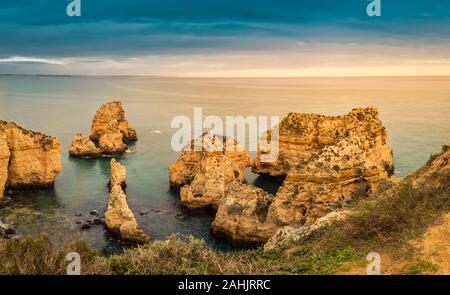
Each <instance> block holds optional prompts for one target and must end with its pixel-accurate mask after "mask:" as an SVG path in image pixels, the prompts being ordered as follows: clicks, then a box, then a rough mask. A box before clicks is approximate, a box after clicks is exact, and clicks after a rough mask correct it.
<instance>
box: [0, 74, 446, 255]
mask: <svg viewBox="0 0 450 295" xmlns="http://www.w3.org/2000/svg"><path fill="white" fill-rule="evenodd" d="M112 100H121V101H122V102H123V104H124V107H125V111H126V115H127V118H128V120H129V122H130V123H131V124H132V125H133V127H135V128H136V130H137V133H138V137H139V141H138V142H137V143H136V144H135V145H134V146H132V147H131V149H130V152H129V153H127V154H125V155H124V156H122V157H120V159H119V160H120V161H121V162H122V163H123V164H124V165H125V166H126V167H127V170H128V180H127V183H128V187H127V196H128V202H129V205H130V208H131V209H132V210H133V212H134V213H135V215H136V218H137V219H138V222H139V223H140V225H141V226H142V228H143V229H144V230H145V231H146V232H147V233H149V234H150V235H151V236H152V237H153V238H155V239H164V238H166V237H168V236H170V235H172V234H177V233H179V234H183V235H188V234H190V235H194V236H196V237H200V238H203V239H204V240H205V241H206V243H208V244H209V245H211V246H213V247H217V248H220V249H231V248H230V247H229V246H228V245H225V244H223V243H221V242H220V241H217V240H215V239H214V238H213V237H212V236H211V234H210V232H209V226H210V223H211V222H212V220H213V216H212V215H211V214H209V213H207V212H200V213H186V212H183V211H181V209H180V207H179V201H178V200H179V197H178V194H177V193H174V192H172V191H171V190H170V189H169V184H168V174H167V168H168V166H169V165H171V164H172V163H174V162H175V161H176V159H177V157H178V155H179V154H178V153H177V152H175V151H173V150H172V148H171V144H170V143H171V138H172V135H173V133H174V132H175V131H176V129H172V128H171V121H172V119H173V118H174V117H175V116H180V115H184V116H188V117H191V118H192V117H193V114H194V107H201V108H202V109H203V116H204V117H205V116H208V115H216V116H221V117H223V116H227V115H233V116H237V115H242V116H248V115H253V116H263V115H264V116H275V115H278V116H281V117H282V116H284V115H285V114H287V113H288V112H305V113H320V114H326V115H339V114H345V113H347V112H349V111H351V109H352V108H355V107H367V106H373V107H376V108H378V110H379V112H380V117H381V120H382V121H383V124H384V126H385V127H386V129H387V132H388V135H389V144H390V145H391V147H392V148H393V150H394V159H395V167H396V170H395V173H396V174H397V175H399V176H405V175H407V174H408V173H410V172H412V171H414V170H416V169H417V168H419V167H420V166H421V165H423V164H424V163H425V162H426V161H427V159H428V158H429V156H430V155H431V154H433V153H436V152H438V151H439V150H440V148H441V146H442V145H444V144H450V127H449V126H450V77H376V78H239V79H238V78H235V79H223V78H158V77H73V76H0V119H1V120H6V121H14V122H15V123H17V124H18V125H20V126H22V127H24V128H27V129H32V130H36V131H40V132H44V133H47V134H49V135H53V136H56V137H57V138H58V139H59V140H60V141H61V144H62V155H61V156H62V164H63V171H62V172H61V173H60V174H59V175H58V177H57V179H56V183H55V188H54V189H53V190H44V191H33V192H25V193H21V194H19V195H17V196H15V197H14V199H13V200H12V202H10V203H9V204H8V206H7V207H5V208H2V209H0V217H2V219H4V221H6V222H7V223H12V224H14V226H15V228H16V229H17V231H18V232H19V233H20V234H21V235H35V234H38V233H45V234H47V235H48V236H49V238H50V239H51V240H52V242H54V244H55V245H56V247H62V246H63V245H66V244H67V243H70V242H72V241H75V240H79V239H86V240H88V241H89V242H91V243H92V244H93V245H94V246H95V247H96V248H97V249H98V250H99V251H102V252H104V253H111V252H114V251H117V249H120V248H121V245H120V243H119V241H117V240H116V239H115V237H112V236H111V235H109V234H108V233H107V232H106V231H105V230H104V229H103V228H102V227H101V226H97V227H93V228H91V229H89V230H87V231H82V230H81V229H80V225H79V224H76V222H77V221H82V222H84V221H86V220H92V219H93V217H92V216H91V215H90V214H89V212H90V211H91V210H98V211H99V212H100V213H103V212H104V211H105V209H106V204H107V195H108V192H107V187H106V185H107V182H108V180H109V159H107V158H105V159H98V160H86V159H74V158H71V157H69V154H68V148H69V144H70V142H71V139H72V137H73V136H74V135H75V134H76V133H78V132H81V133H83V134H86V135H87V134H89V130H90V127H91V120H92V117H93V115H94V113H95V111H96V109H97V108H98V107H99V106H100V105H101V104H103V103H105V102H108V101H112ZM247 178H248V179H249V181H250V182H252V183H254V184H256V185H258V186H260V187H264V188H266V189H268V190H269V191H271V192H275V191H276V188H277V185H278V184H277V183H275V182H274V183H271V182H268V180H265V179H261V178H258V177H257V176H256V175H254V174H252V173H251V172H250V171H248V172H247ZM79 213H81V214H82V216H81V217H77V216H76V215H77V214H79ZM140 213H147V214H144V215H141V214H140Z"/></svg>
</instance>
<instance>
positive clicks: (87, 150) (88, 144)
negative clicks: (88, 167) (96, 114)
mask: <svg viewBox="0 0 450 295" xmlns="http://www.w3.org/2000/svg"><path fill="white" fill-rule="evenodd" d="M69 154H70V155H71V156H74V157H82V158H97V157H100V156H101V155H102V151H101V150H100V149H99V148H98V147H97V146H96V145H95V143H94V142H93V141H92V140H90V139H89V137H87V136H83V135H82V134H80V133H79V134H77V135H75V137H74V138H73V140H72V143H71V144H70V148H69Z"/></svg>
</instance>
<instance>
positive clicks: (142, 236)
mask: <svg viewBox="0 0 450 295" xmlns="http://www.w3.org/2000/svg"><path fill="white" fill-rule="evenodd" d="M125 180H126V169H125V167H124V166H122V165H121V164H120V163H119V162H118V161H116V160H114V159H112V160H111V190H110V192H109V196H108V208H107V210H106V213H105V225H106V227H107V228H108V229H109V230H110V231H112V232H114V233H116V234H118V235H120V237H121V238H122V239H123V240H128V241H134V242H142V243H147V242H150V240H151V239H150V237H149V236H148V235H147V234H146V233H145V232H144V231H143V230H142V229H141V228H140V227H139V225H138V223H137V220H136V218H135V216H134V214H133V212H132V211H131V210H130V208H129V207H128V203H127V196H126V195H125V192H124V191H123V189H122V186H121V184H122V183H124V182H125Z"/></svg>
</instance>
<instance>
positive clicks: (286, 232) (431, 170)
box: [264, 146, 450, 251]
mask: <svg viewBox="0 0 450 295" xmlns="http://www.w3.org/2000/svg"><path fill="white" fill-rule="evenodd" d="M390 180H391V179H390ZM405 183H406V184H412V187H413V189H414V190H416V191H418V192H421V193H425V194H430V195H432V196H433V195H434V193H436V192H439V191H443V192H446V191H449V189H450V149H449V147H448V146H444V147H443V150H442V152H441V153H440V154H438V155H435V156H432V157H431V158H430V160H429V161H428V163H427V164H425V165H424V166H423V167H422V168H420V169H419V170H417V171H416V172H414V173H413V174H411V175H409V176H407V177H406V178H404V179H403V180H402V181H398V180H395V179H394V181H393V184H392V185H393V186H392V187H391V188H390V189H388V190H386V191H384V192H382V193H381V194H379V193H377V194H376V195H375V196H376V199H374V200H375V201H381V200H382V199H385V198H388V197H390V196H392V195H395V194H396V192H397V191H398V190H399V189H402V187H403V185H404V184H405ZM374 200H372V202H373V201H374ZM352 213H353V212H352V209H341V210H338V211H334V212H331V213H329V214H327V215H325V216H323V217H320V218H318V219H317V220H316V221H315V222H314V223H310V224H305V225H302V226H295V225H288V226H285V227H282V228H280V229H279V230H278V231H277V232H276V234H275V235H273V236H272V237H271V238H270V239H269V241H268V242H267V243H266V244H265V245H264V250H265V251H279V250H283V249H288V248H289V247H293V246H294V245H296V244H297V245H298V244H299V243H301V242H302V241H303V240H304V239H305V238H307V237H308V236H309V235H311V234H312V233H314V232H315V231H317V230H318V229H320V228H323V227H326V226H328V225H330V224H332V223H334V222H339V221H341V220H344V219H345V218H347V217H348V216H350V215H351V214H352Z"/></svg>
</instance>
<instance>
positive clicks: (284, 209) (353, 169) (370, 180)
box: [189, 108, 393, 243]
mask: <svg viewBox="0 0 450 295" xmlns="http://www.w3.org/2000/svg"><path fill="white" fill-rule="evenodd" d="M274 128H278V129H279V130H280V143H279V158H278V159H276V160H275V161H270V162H263V161H262V155H263V154H264V153H266V152H267V150H263V149H260V152H259V153H258V157H257V159H256V161H255V163H254V165H253V171H255V172H257V173H260V174H263V175H269V176H274V177H280V176H283V177H286V178H285V180H284V182H283V185H282V186H281V187H280V189H279V190H278V192H277V194H276V196H275V198H274V200H273V201H271V202H270V203H271V204H270V205H269V206H268V207H267V213H266V215H265V218H264V222H261V221H259V223H258V222H256V221H255V215H251V214H250V215H249V214H248V212H249V211H245V210H242V213H235V212H233V210H229V209H227V208H230V206H231V205H229V204H227V202H231V201H230V200H237V199H238V197H237V196H240V197H241V198H242V200H239V201H238V202H247V201H248V200H249V198H250V199H255V198H256V197H255V193H256V192H257V191H258V190H259V189H256V188H255V189H254V190H252V189H250V188H251V187H243V186H241V187H240V192H239V189H238V187H236V186H233V188H232V189H230V190H229V191H227V192H226V193H225V197H224V201H223V202H221V203H220V204H219V206H218V213H217V215H216V220H215V221H214V224H213V229H214V228H216V230H213V232H217V233H221V234H223V235H227V236H228V238H229V239H230V240H233V241H249V242H260V243H262V242H265V241H267V239H268V238H269V237H270V236H271V235H272V234H274V233H275V232H276V231H277V230H278V229H280V228H282V227H284V226H287V225H290V226H294V227H302V226H308V225H311V224H314V223H315V222H316V220H317V219H318V218H321V217H323V216H325V215H327V214H329V213H331V212H333V211H336V210H337V209H339V208H341V207H344V206H346V205H347V204H348V203H349V202H351V201H352V200H354V199H357V198H361V197H365V196H367V193H368V192H369V191H373V190H375V189H376V188H377V186H378V184H379V183H380V182H381V181H382V180H386V179H388V178H389V177H390V176H391V174H392V171H393V157H392V150H391V148H390V147H389V146H388V145H387V143H386V140H387V134H386V131H385V129H384V127H383V126H382V124H381V121H380V120H379V119H378V112H377V111H376V110H375V109H372V108H366V109H354V110H352V112H350V113H349V114H347V115H344V116H336V117H330V116H322V115H314V114H298V113H290V114H289V115H288V116H287V117H286V118H284V119H283V120H282V121H281V122H280V125H279V126H277V127H274ZM272 130H273V129H272ZM271 132H272V131H269V132H268V133H267V134H266V137H268V138H272V136H271V135H272V134H271ZM197 171H198V170H197ZM218 175H219V174H218ZM221 176H222V177H223V175H221ZM202 179H205V177H202ZM218 182H220V181H218ZM189 196H190V198H192V197H193V194H192V195H189ZM252 196H253V197H252ZM230 204H231V203H230ZM241 205H242V206H241V207H243V208H244V207H245V208H246V209H247V210H250V211H251V210H254V209H248V208H254V206H253V207H252V206H249V205H247V206H244V205H243V204H241ZM249 216H252V218H253V221H250V220H251V219H250V218H249ZM252 222H253V224H254V226H253V227H251V226H250V225H251V224H252ZM242 224H245V227H244V229H243V225H242Z"/></svg>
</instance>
